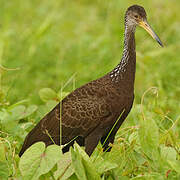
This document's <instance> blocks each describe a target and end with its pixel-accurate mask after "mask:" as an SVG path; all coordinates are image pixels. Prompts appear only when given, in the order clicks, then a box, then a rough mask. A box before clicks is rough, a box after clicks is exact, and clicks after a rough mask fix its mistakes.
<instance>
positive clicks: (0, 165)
mask: <svg viewBox="0 0 180 180" xmlns="http://www.w3.org/2000/svg"><path fill="white" fill-rule="evenodd" d="M8 176H9V170H8V165H7V163H6V162H1V161H0V179H2V180H3V179H8Z"/></svg>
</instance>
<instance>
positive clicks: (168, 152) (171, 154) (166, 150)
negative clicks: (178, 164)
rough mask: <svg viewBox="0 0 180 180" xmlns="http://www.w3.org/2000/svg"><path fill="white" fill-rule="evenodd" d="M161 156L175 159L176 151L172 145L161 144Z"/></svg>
mask: <svg viewBox="0 0 180 180" xmlns="http://www.w3.org/2000/svg"><path fill="white" fill-rule="evenodd" d="M161 156H162V158H163V159H166V160H170V161H175V160H176V156H177V152H176V150H175V149H174V148H172V147H167V146H161Z"/></svg>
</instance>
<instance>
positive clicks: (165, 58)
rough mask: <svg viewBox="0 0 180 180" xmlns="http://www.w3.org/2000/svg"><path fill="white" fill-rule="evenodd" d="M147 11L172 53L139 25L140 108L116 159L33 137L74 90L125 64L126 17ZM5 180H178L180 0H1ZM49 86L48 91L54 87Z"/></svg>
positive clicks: (0, 154)
mask: <svg viewBox="0 0 180 180" xmlns="http://www.w3.org/2000/svg"><path fill="white" fill-rule="evenodd" d="M132 3H136V4H140V5H142V6H144V7H145V9H146V11H147V14H148V20H149V23H150V24H151V26H152V27H153V29H154V30H155V31H156V32H157V34H158V35H159V36H160V38H161V40H162V42H163V43H164V45H165V47H164V48H160V47H159V45H158V44H157V43H156V42H155V41H154V40H153V39H152V38H151V37H149V35H148V34H147V33H146V32H145V31H144V30H141V29H140V28H138V29H137V33H136V44H137V48H136V49H137V70H136V83H135V102H134V106H133V109H132V111H131V113H130V115H129V116H128V118H127V119H126V121H125V122H124V124H123V125H122V127H121V128H120V130H119V132H118V134H117V135H116V141H115V143H114V144H112V145H111V146H112V151H111V152H110V153H105V152H102V148H101V145H100V144H99V145H98V147H97V148H96V150H95V152H94V153H93V155H92V157H90V158H89V157H88V156H87V155H86V154H85V152H84V150H83V148H81V147H79V146H78V145H77V144H76V145H75V147H74V149H71V151H70V152H68V153H66V154H62V152H61V150H60V148H58V146H56V145H52V146H49V147H48V148H45V146H44V144H43V143H42V142H40V143H37V144H34V145H33V146H31V148H29V149H28V150H27V151H26V152H25V154H24V155H23V156H22V158H21V159H20V158H19V157H18V152H19V150H20V147H21V146H22V143H23V140H24V138H25V136H26V135H27V133H28V132H29V131H30V129H32V128H33V127H34V126H35V124H36V123H37V122H38V121H39V120H40V119H41V118H42V117H43V115H44V114H45V113H47V112H48V111H50V109H51V108H52V107H54V105H55V104H56V103H57V102H58V101H59V100H61V99H62V98H63V97H64V96H66V95H67V93H68V92H71V91H72V90H73V89H74V88H77V87H79V86H80V85H83V84H84V83H86V82H89V81H91V80H93V79H96V78H98V77H100V76H102V75H104V74H105V73H107V72H108V71H110V70H111V69H112V68H113V67H114V66H115V65H116V64H117V63H118V62H119V60H120V58H121V53H122V47H123V31H124V29H123V28H124V26H123V17H124V12H125V10H126V8H127V7H128V6H129V5H132ZM0 7H1V11H0V19H1V21H0V22H1V27H0V65H1V66H0V179H38V178H40V179H58V178H59V179H68V178H69V179H71V180H77V179H82V180H84V179H88V180H93V179H97V180H98V179H104V180H105V179H108V180H111V179H116V180H118V179H121V180H126V179H150V180H152V179H155V180H156V179H162V180H163V179H179V178H180V101H179V99H180V78H179V75H180V68H179V67H180V60H179V51H178V50H179V48H180V44H179V40H180V29H179V27H180V22H179V19H180V13H179V9H180V2H179V1H178V0H171V1H168V0H159V1H155V0H146V1H140V0H136V1H133V2H132V1H130V0H127V1H125V0H124V1H123V0H111V1H109V0H104V1H102V0H76V1H73V0H69V1H65V0H60V1H58V0H53V1H48V0H44V1H40V0H36V1H35V0H34V1H23V0H13V1H5V0H0ZM50 88H51V89H50Z"/></svg>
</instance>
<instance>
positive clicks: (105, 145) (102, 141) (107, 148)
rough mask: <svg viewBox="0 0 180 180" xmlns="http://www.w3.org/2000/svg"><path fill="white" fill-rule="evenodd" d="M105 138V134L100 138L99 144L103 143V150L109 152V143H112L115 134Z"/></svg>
mask: <svg viewBox="0 0 180 180" xmlns="http://www.w3.org/2000/svg"><path fill="white" fill-rule="evenodd" d="M106 138H107V136H103V137H102V138H101V144H102V145H103V151H106V152H110V151H111V147H110V146H109V144H110V143H111V144H113V143H114V138H115V134H112V135H110V136H109V137H108V138H107V139H106ZM105 141H106V142H105Z"/></svg>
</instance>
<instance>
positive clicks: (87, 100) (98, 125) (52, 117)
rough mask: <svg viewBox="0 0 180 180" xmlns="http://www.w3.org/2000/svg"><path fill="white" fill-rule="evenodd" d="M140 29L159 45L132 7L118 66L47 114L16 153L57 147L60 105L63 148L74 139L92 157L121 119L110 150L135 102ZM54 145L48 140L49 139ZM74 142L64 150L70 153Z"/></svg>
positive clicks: (143, 15)
mask: <svg viewBox="0 0 180 180" xmlns="http://www.w3.org/2000/svg"><path fill="white" fill-rule="evenodd" d="M137 25H140V26H142V27H143V28H144V29H145V30H147V31H148V32H149V33H150V34H151V36H153V38H155V39H156V40H157V41H158V42H159V44H160V45H162V43H161V41H160V39H159V38H158V36H157V35H156V34H155V33H154V31H153V30H152V29H151V28H150V26H149V25H148V23H147V20H146V12H145V10H144V8H143V7H141V6H138V5H134V6H131V7H129V8H128V10H127V11H126V14H125V40H124V50H123V55H122V59H121V61H120V63H119V64H118V65H117V66H116V67H115V68H114V69H113V70H112V71H111V72H109V73H108V74H106V75H105V76H103V77H101V78H100V79H97V80H94V81H92V82H90V83H88V84H86V85H84V86H82V87H80V88H78V89H76V90H75V91H73V92H72V93H71V94H69V95H68V96H67V97H66V98H64V99H63V100H62V102H61V103H59V104H58V105H57V106H56V107H55V108H54V109H53V110H52V111H51V112H49V113H48V114H47V115H46V116H45V117H44V118H43V119H42V120H41V121H40V122H39V123H38V124H37V125H36V126H35V127H34V128H33V129H32V130H31V132H30V133H29V134H28V135H27V137H26V139H25V141H24V144H23V147H22V149H21V151H20V153H19V155H20V156H21V155H22V154H23V153H24V151H25V150H26V149H27V148H28V147H30V146H31V145H32V144H34V143H35V142H38V141H43V142H44V143H45V144H46V146H48V145H50V144H53V143H54V142H55V143H56V144H58V145H59V144H60V105H61V113H62V114H61V117H62V118H61V121H62V124H61V127H62V131H61V132H62V139H61V142H62V144H66V143H68V142H70V141H71V140H72V139H73V138H75V137H77V138H76V141H77V142H78V143H79V144H80V145H81V146H84V145H85V151H86V152H87V154H88V155H91V154H92V152H93V150H94V149H95V147H96V146H97V144H98V142H99V140H101V143H102V144H103V143H104V140H105V139H106V137H107V135H108V134H109V132H110V130H111V128H112V127H113V125H114V123H115V122H116V121H117V119H118V117H119V116H120V114H121V113H122V112H123V111H124V112H123V114H122V116H121V118H120V119H119V121H118V123H117V124H116V126H115V128H114V129H113V130H112V132H111V134H110V136H109V138H108V139H107V141H106V142H105V144H104V150H108V151H109V150H110V148H109V147H108V144H109V143H113V142H114V137H115V134H116V132H117V130H118V129H119V127H120V126H121V124H122V123H123V121H124V120H125V118H126V117H127V115H128V113H129V112H130V110H131V107H132V104H133V100H134V79H135V69H136V52H135V36H134V35H135V29H136V26H137ZM49 136H51V138H52V139H53V141H54V142H53V141H52V140H51V138H50V137H49ZM71 145H73V141H72V142H71V143H70V144H68V145H67V146H65V147H64V148H63V152H66V151H68V150H69V147H70V146H71Z"/></svg>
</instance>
